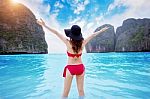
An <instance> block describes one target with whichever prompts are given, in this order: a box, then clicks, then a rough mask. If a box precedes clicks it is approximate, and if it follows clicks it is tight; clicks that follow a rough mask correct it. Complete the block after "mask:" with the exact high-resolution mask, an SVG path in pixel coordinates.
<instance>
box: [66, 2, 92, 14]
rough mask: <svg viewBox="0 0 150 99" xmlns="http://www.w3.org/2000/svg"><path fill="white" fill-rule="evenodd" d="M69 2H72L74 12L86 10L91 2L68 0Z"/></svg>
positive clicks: (78, 12)
mask: <svg viewBox="0 0 150 99" xmlns="http://www.w3.org/2000/svg"><path fill="white" fill-rule="evenodd" d="M67 3H68V4H70V6H71V7H72V10H73V11H74V14H80V13H81V12H82V11H84V10H85V7H86V6H87V5H88V4H89V3H90V2H89V0H83V1H82V2H81V1H79V0H67Z"/></svg>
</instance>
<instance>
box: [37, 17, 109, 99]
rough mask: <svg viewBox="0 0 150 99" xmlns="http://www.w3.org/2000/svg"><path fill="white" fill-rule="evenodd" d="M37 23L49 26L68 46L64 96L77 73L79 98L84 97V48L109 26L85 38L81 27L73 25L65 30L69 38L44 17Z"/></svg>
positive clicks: (64, 97)
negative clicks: (46, 21) (46, 22)
mask: <svg viewBox="0 0 150 99" xmlns="http://www.w3.org/2000/svg"><path fill="white" fill-rule="evenodd" d="M37 23H38V24H40V25H42V26H43V27H45V28H47V29H48V30H49V31H51V32H52V33H54V34H55V35H56V36H58V37H59V38H60V39H61V40H62V41H63V42H64V43H65V45H66V47H67V54H68V63H67V66H66V67H65V69H64V73H63V77H65V79H64V90H63V94H62V98H63V99H66V98H67V97H68V94H69V91H70V87H71V83H72V79H73V76H74V75H76V83H77V88H78V93H79V98H80V99H83V98H84V74H85V72H84V71H85V68H84V65H83V63H82V60H81V55H82V51H83V48H84V46H85V45H86V44H87V43H88V42H89V41H90V40H91V39H92V38H93V37H95V36H96V35H98V34H99V33H102V32H104V31H105V30H107V29H108V28H107V27H105V28H103V29H101V30H100V31H98V32H95V33H93V34H92V35H90V36H89V37H88V38H87V39H85V40H84V39H83V37H82V33H81V28H80V27H79V26H78V25H73V26H72V27H71V29H65V30H64V31H65V34H66V36H67V37H69V38H70V39H69V40H68V39H67V38H66V37H64V36H63V35H61V34H60V33H59V32H57V31H56V30H54V29H52V28H50V27H48V26H47V25H46V24H45V23H44V21H43V20H42V19H40V21H37Z"/></svg>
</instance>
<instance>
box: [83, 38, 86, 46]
mask: <svg viewBox="0 0 150 99" xmlns="http://www.w3.org/2000/svg"><path fill="white" fill-rule="evenodd" d="M85 45H86V39H85V40H83V42H82V46H83V47H84V46H85Z"/></svg>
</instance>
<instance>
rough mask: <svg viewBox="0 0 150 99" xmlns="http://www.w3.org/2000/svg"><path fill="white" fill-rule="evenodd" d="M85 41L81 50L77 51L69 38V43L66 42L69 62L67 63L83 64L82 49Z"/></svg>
mask: <svg viewBox="0 0 150 99" xmlns="http://www.w3.org/2000/svg"><path fill="white" fill-rule="evenodd" d="M83 42H84V40H83ZM83 42H82V45H81V49H80V50H79V52H78V53H75V52H74V50H73V48H72V44H71V41H70V40H68V43H67V44H66V45H67V55H68V63H67V64H68V65H71V64H82V58H81V56H82V51H83V48H84V45H83Z"/></svg>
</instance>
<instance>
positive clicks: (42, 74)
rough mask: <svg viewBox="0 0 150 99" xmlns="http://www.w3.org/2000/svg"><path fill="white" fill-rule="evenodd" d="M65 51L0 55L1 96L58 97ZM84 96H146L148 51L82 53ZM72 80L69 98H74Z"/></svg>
mask: <svg viewBox="0 0 150 99" xmlns="http://www.w3.org/2000/svg"><path fill="white" fill-rule="evenodd" d="M66 60H67V56H66V55H65V54H49V55H13V56H9V55H5V56H0V99H60V97H61V93H62V90H63V77H62V72H63V68H64V66H65V65H66ZM83 62H84V64H85V66H86V75H85V94H86V98H85V99H127V98H129V99H149V97H150V53H99V54H97V53H90V54H83ZM77 97H78V92H77V88H76V81H75V79H74V80H73V83H72V88H71V90H70V94H69V99H77Z"/></svg>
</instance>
